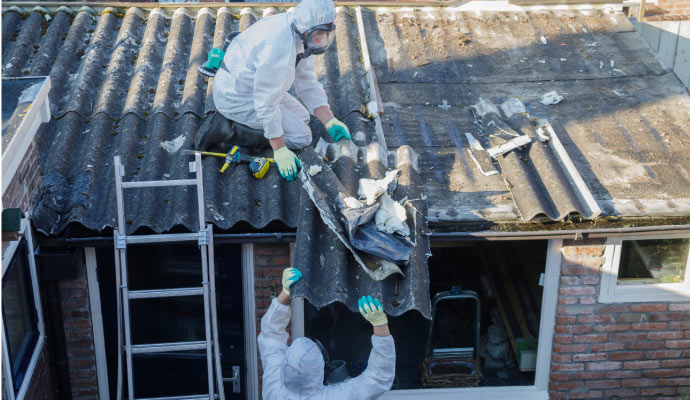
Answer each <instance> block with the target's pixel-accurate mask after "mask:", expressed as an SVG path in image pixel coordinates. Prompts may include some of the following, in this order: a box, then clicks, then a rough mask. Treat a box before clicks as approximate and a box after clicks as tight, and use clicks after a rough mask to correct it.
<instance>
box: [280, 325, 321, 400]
mask: <svg viewBox="0 0 690 400" xmlns="http://www.w3.org/2000/svg"><path fill="white" fill-rule="evenodd" d="M323 371H324V361H323V356H322V355H321V350H319V348H318V347H317V345H316V343H314V342H313V341H311V340H310V339H307V338H304V337H301V338H297V339H295V340H294V341H293V342H292V344H291V345H290V347H288V349H287V352H286V353H285V362H284V364H283V376H282V381H283V386H284V387H285V389H286V390H287V392H288V394H289V395H290V398H297V399H305V398H308V397H309V396H311V395H312V394H314V393H316V392H318V391H320V390H321V389H322V388H323V373H324V372H323Z"/></svg>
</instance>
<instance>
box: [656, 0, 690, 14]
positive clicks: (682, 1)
mask: <svg viewBox="0 0 690 400" xmlns="http://www.w3.org/2000/svg"><path fill="white" fill-rule="evenodd" d="M657 6H658V8H660V9H661V10H663V12H664V14H667V15H687V16H690V0H658V3H657Z"/></svg>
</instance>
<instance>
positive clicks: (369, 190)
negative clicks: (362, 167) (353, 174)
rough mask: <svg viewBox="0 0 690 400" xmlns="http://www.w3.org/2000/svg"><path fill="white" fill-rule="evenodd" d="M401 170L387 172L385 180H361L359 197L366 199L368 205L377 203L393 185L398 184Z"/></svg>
mask: <svg viewBox="0 0 690 400" xmlns="http://www.w3.org/2000/svg"><path fill="white" fill-rule="evenodd" d="M399 173H400V170H397V169H394V170H392V171H388V172H386V176H385V177H384V178H383V179H366V178H363V179H360V180H359V189H358V190H357V195H359V198H360V199H366V203H367V205H369V206H370V205H372V204H374V203H376V200H377V199H378V198H379V197H380V196H381V195H382V194H384V193H386V191H387V190H388V187H389V186H391V184H393V183H395V184H397V181H398V175H399Z"/></svg>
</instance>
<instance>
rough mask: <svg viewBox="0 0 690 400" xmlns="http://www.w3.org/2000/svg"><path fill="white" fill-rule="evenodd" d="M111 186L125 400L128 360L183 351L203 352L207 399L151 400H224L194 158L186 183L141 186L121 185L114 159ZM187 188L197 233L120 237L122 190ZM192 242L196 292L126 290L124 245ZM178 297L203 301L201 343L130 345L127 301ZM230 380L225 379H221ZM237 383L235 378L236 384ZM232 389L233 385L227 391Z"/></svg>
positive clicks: (207, 234) (209, 246)
mask: <svg viewBox="0 0 690 400" xmlns="http://www.w3.org/2000/svg"><path fill="white" fill-rule="evenodd" d="M114 165H115V186H116V192H117V222H118V229H115V230H114V236H115V237H114V239H115V269H116V285H117V286H118V293H117V308H118V348H119V349H120V351H122V349H123V346H122V338H121V333H122V323H123V321H124V336H125V344H124V351H125V358H126V371H127V391H128V395H129V397H128V398H129V400H135V397H134V374H133V371H132V356H133V355H134V354H150V353H160V352H168V351H188V350H204V349H205V350H206V361H207V368H208V393H207V394H199V395H183V396H168V397H156V398H155V400H197V399H209V400H210V399H217V398H219V399H220V400H225V393H224V389H223V378H222V371H221V364H220V352H219V349H218V347H219V346H218V344H219V341H218V323H217V315H216V296H215V293H216V290H215V271H214V269H215V266H214V260H213V225H211V224H209V225H206V226H204V223H205V214H204V187H203V174H202V170H201V155H200V154H198V153H197V154H195V160H194V162H190V163H189V170H190V172H194V173H195V174H196V177H195V178H192V179H177V180H163V181H142V182H123V181H122V177H123V176H124V175H125V170H124V166H123V165H122V164H121V163H120V157H119V156H116V157H115V163H114ZM187 185H188V186H191V185H196V189H197V202H198V210H199V231H198V232H192V233H177V234H156V235H137V236H131V235H126V234H125V232H126V231H125V212H124V201H123V190H124V189H131V188H144V187H149V188H150V187H163V186H187ZM191 241H197V242H198V244H199V248H200V250H201V268H202V282H201V286H199V287H193V288H170V289H154V290H129V289H128V284H129V282H128V277H127V245H128V244H143V243H172V242H191ZM178 296H203V299H204V321H205V330H206V340H204V341H192V342H175V343H156V344H140V345H132V335H131V326H130V324H131V318H130V309H129V308H130V300H133V299H152V298H162V297H178ZM214 361H215V378H216V384H217V385H218V392H217V393H216V392H215V391H214V379H213V375H214V373H213V371H214ZM121 363H122V353H119V356H118V393H117V400H120V398H121V386H122V373H121V371H122V364H121ZM226 380H230V379H226ZM233 383H234V384H238V383H239V378H238V379H237V382H233ZM233 386H234V385H233ZM137 400H154V399H141V398H140V399H137Z"/></svg>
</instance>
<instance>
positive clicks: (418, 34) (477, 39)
mask: <svg viewBox="0 0 690 400" xmlns="http://www.w3.org/2000/svg"><path fill="white" fill-rule="evenodd" d="M10 5H11V4H10V3H3V11H4V14H3V21H2V29H3V39H2V54H3V63H4V65H3V74H4V75H5V76H38V75H50V76H51V79H52V82H53V90H52V91H51V98H50V100H51V110H52V112H53V117H54V118H53V120H52V121H51V122H50V123H49V124H46V125H44V126H43V127H42V128H41V131H40V136H39V140H40V142H39V151H40V155H41V157H40V158H41V166H42V169H43V173H44V174H45V177H44V178H45V179H44V183H45V192H44V195H43V198H42V202H41V207H39V209H38V214H37V215H36V217H38V218H36V222H37V224H38V227H39V228H40V229H41V230H44V231H46V232H50V233H58V232H61V231H62V230H64V229H65V227H66V226H67V225H68V224H69V223H72V222H76V223H80V224H82V225H84V226H85V227H87V228H89V229H93V230H101V229H103V228H105V227H107V226H113V225H114V224H115V223H114V220H115V206H114V204H115V203H114V201H115V200H114V198H115V196H114V181H113V174H112V170H110V169H109V168H108V167H109V166H110V164H111V163H112V157H113V156H114V155H120V156H121V157H122V159H123V164H124V165H125V168H126V170H127V174H129V176H127V177H125V179H127V180H129V179H135V180H139V179H140V180H148V179H160V177H161V176H164V177H166V178H167V177H168V176H169V177H170V178H171V179H172V178H178V177H183V176H186V175H185V174H186V173H187V172H186V171H187V170H186V168H187V164H186V162H187V161H188V159H189V157H186V156H183V155H181V154H180V153H181V151H178V152H174V153H173V154H170V153H168V152H167V151H166V150H165V149H164V148H163V147H162V146H161V144H162V143H165V142H170V141H175V139H177V142H174V143H178V142H179V141H181V142H182V145H181V147H180V149H188V148H190V147H191V141H192V139H193V136H194V133H195V131H196V129H197V128H198V127H199V126H200V124H201V122H202V120H203V118H204V117H205V114H206V112H207V111H208V110H209V109H211V108H212V102H211V98H210V90H209V87H210V86H209V84H208V82H207V81H206V80H205V78H204V77H203V76H201V75H200V74H199V73H198V72H197V69H196V66H197V65H199V64H201V63H203V62H204V61H205V55H206V52H207V51H208V50H209V49H210V48H211V47H212V45H213V44H216V45H219V44H220V43H221V41H222V40H223V38H224V37H225V35H227V33H229V32H231V31H233V30H237V29H240V30H242V29H244V28H245V27H246V26H248V25H249V24H251V23H252V22H253V21H255V20H256V19H257V18H261V17H262V16H263V15H268V14H270V13H273V12H280V11H283V10H278V9H274V8H270V7H269V8H266V7H262V6H260V5H257V6H256V7H254V8H247V9H244V10H240V9H239V8H228V7H220V8H197V9H192V8H163V9H161V8H153V9H143V8H118V9H114V8H111V9H105V10H100V11H98V12H96V11H95V10H92V9H89V8H82V9H79V10H76V9H70V8H67V7H62V8H61V9H60V10H61V11H59V12H57V13H52V14H50V18H46V15H45V13H44V12H43V11H41V10H40V9H37V10H36V11H33V12H28V13H26V14H24V15H20V14H19V13H18V12H15V11H11V10H9V8H8V7H9V6H10ZM190 7H191V6H190ZM362 14H363V23H364V28H365V32H366V40H367V45H368V48H369V54H370V58H371V61H372V64H373V65H374V68H375V71H376V78H377V80H378V84H379V90H380V94H381V97H382V99H383V102H384V110H385V113H384V114H383V116H382V122H383V132H384V136H385V140H386V144H387V147H388V149H389V150H395V149H396V148H397V147H399V146H401V145H405V144H407V145H410V146H411V147H413V148H414V150H415V151H416V152H417V153H418V154H419V155H420V163H421V167H420V171H421V182H422V187H423V191H424V193H425V195H426V196H428V202H429V220H430V223H465V222H477V221H516V220H520V219H521V218H522V219H524V220H532V219H561V218H564V217H565V216H568V215H573V214H575V215H578V214H582V213H583V210H582V209H581V208H582V207H581V206H580V205H578V202H577V201H576V199H575V197H577V196H576V195H577V193H572V191H569V189H567V186H568V185H567V183H566V182H560V179H561V178H559V179H555V180H554V182H552V183H553V185H550V184H549V185H546V184H545V183H544V181H543V180H542V178H543V174H542V172H541V171H543V169H542V168H547V169H548V168H553V166H554V162H553V159H550V157H551V156H550V155H549V154H548V153H542V154H540V153H539V152H536V151H533V150H531V149H528V150H527V153H526V154H523V157H525V156H526V157H527V158H528V159H529V160H528V161H529V163H531V165H530V166H529V168H526V169H524V171H522V172H520V174H518V176H510V173H513V174H514V173H515V172H516V170H515V169H512V168H509V169H510V171H506V170H505V169H506V167H505V166H504V171H503V172H504V174H502V175H494V176H490V177H485V176H483V175H481V174H480V173H479V171H478V169H476V167H474V165H473V164H472V161H471V160H470V159H469V156H468V154H467V152H466V149H467V148H468V143H467V142H466V140H465V138H464V132H473V134H476V135H479V134H480V133H481V132H478V127H477V125H476V124H475V121H474V118H473V116H472V114H471V113H470V111H469V107H470V106H471V105H472V104H475V103H476V102H477V101H478V100H479V99H480V98H484V99H490V100H492V101H493V102H495V103H497V104H500V103H502V102H503V101H505V100H506V99H508V98H513V97H514V98H518V99H520V100H521V101H522V102H524V103H525V104H526V106H527V109H528V112H529V113H530V115H531V116H535V117H540V118H547V119H548V120H549V121H550V123H551V124H552V126H553V127H554V129H555V132H556V133H557V135H558V137H559V138H560V141H561V142H562V143H563V146H564V148H565V149H566V151H567V154H568V155H569V158H571V159H572V162H573V163H574V165H575V166H576V169H577V170H578V172H579V174H580V175H581V176H582V178H583V180H584V181H585V183H586V186H587V188H588V189H589V191H591V193H592V195H593V196H594V198H595V199H596V202H597V203H598V205H599V207H600V208H601V209H602V211H603V215H622V216H640V215H690V193H689V191H688V189H687V188H688V183H690V182H689V181H690V172H689V171H688V170H687V165H690V152H688V151H687V150H686V149H685V146H686V144H688V143H689V142H688V139H689V138H690V128H689V127H690V98H689V97H688V95H687V91H686V89H684V88H683V86H682V84H681V83H680V81H678V79H677V78H676V77H675V75H673V73H672V72H670V71H668V70H665V69H663V68H662V67H661V65H660V64H659V63H658V62H657V61H656V59H655V58H654V56H653V55H652V53H650V52H649V50H648V49H647V47H646V46H645V44H644V42H643V41H642V40H641V38H640V37H639V36H638V35H637V33H635V32H634V29H633V27H632V25H631V24H630V23H629V22H628V20H627V19H626V18H625V17H624V16H623V15H622V14H621V13H618V12H614V11H612V10H602V9H590V10H565V9H564V10H555V11H554V10H551V11H549V10H536V9H531V10H519V9H518V10H516V9H515V7H513V8H512V10H511V11H463V10H462V8H461V7H460V8H453V7H424V8H416V9H414V8H401V7H397V8H395V7H394V8H390V7H389V8H364V9H363V10H362ZM336 24H337V26H338V30H337V36H336V45H335V46H333V48H331V49H330V50H329V51H328V52H327V54H326V55H325V56H321V57H317V73H318V74H319V75H320V79H321V81H322V82H323V83H324V86H325V88H326V91H327V93H328V95H329V98H330V99H331V103H332V105H333V108H334V111H335V113H336V115H340V116H344V115H347V117H346V118H345V120H346V122H347V123H348V125H349V126H350V127H351V128H352V130H353V132H359V131H361V132H362V133H363V134H357V135H356V138H357V139H356V143H357V144H358V145H367V144H368V143H370V142H371V141H372V139H371V138H375V137H376V131H375V129H374V124H373V123H372V122H370V121H363V120H362V118H361V117H360V116H359V115H358V114H357V113H353V112H352V111H354V110H359V109H360V107H361V105H362V104H364V103H366V102H367V101H368V98H367V96H368V93H369V92H368V90H369V89H368V85H367V82H366V80H365V79H364V78H365V76H364V71H363V68H362V62H361V59H362V56H363V54H362V53H361V50H360V46H359V39H360V38H359V35H358V30H357V21H356V18H355V15H354V13H353V9H352V8H351V7H347V8H342V7H340V8H338V17H337V20H336ZM551 90H557V91H558V92H559V93H561V94H562V95H563V96H564V98H565V99H564V100H563V101H562V102H561V103H560V104H558V105H551V106H544V105H542V104H541V103H540V102H539V101H538V99H539V97H540V96H541V95H542V94H544V93H545V92H548V91H551ZM444 100H445V103H444ZM439 105H441V106H443V107H439ZM312 128H313V132H314V136H315V137H316V138H318V137H321V136H323V133H324V132H323V129H322V127H320V124H318V123H316V124H312ZM544 154H546V155H547V156H549V157H544V156H543V155H544ZM516 163H518V164H519V162H517V161H516ZM219 165H220V160H217V159H207V160H205V161H204V166H205V175H206V178H205V179H206V199H207V207H208V209H207V214H208V215H209V216H210V217H211V218H212V221H211V222H213V223H214V224H216V225H217V226H218V227H219V228H221V229H228V228H230V227H232V226H234V225H236V224H237V223H239V222H247V223H248V224H249V225H251V226H253V227H257V228H259V227H263V226H266V225H267V224H269V223H271V221H282V222H283V223H285V224H286V225H287V226H289V227H296V226H297V215H298V211H299V210H298V205H297V204H296V202H295V201H293V199H295V198H297V196H298V193H299V190H300V189H298V184H297V183H292V184H288V183H286V182H284V181H283V180H281V179H279V178H278V176H277V174H269V176H268V177H267V178H265V179H264V180H262V181H256V180H253V178H250V177H249V175H248V174H247V172H246V170H245V169H243V168H236V169H235V170H234V171H232V172H231V173H229V174H227V175H226V176H222V177H221V176H220V175H218V174H217V173H216V172H215V171H214V169H215V168H217V167H219ZM219 178H220V179H219ZM514 188H529V189H530V190H528V192H532V194H531V196H532V200H530V198H529V197H525V195H524V194H522V193H521V192H520V191H519V190H515V189H514ZM191 197H192V194H190V193H187V192H184V191H179V192H172V191H167V192H166V191H165V190H163V192H162V193H161V192H158V193H156V194H154V193H150V194H147V193H144V192H142V193H140V194H139V195H138V196H137V197H136V198H134V197H132V198H129V199H128V204H130V205H133V206H130V208H129V209H130V210H132V211H131V212H130V213H129V214H128V216H127V218H128V220H130V221H131V224H130V225H129V226H131V229H132V230H135V229H137V228H139V227H149V228H151V229H153V230H155V231H164V230H168V229H170V228H171V227H173V226H175V225H183V226H187V227H193V226H194V222H193V221H194V218H196V216H195V215H189V213H188V212H187V210H188V209H189V207H188V202H189V201H194V200H193V199H191ZM161 198H162V199H164V200H163V201H162V202H161ZM283 199H290V200H288V201H284V200H283ZM166 200H167V201H166ZM566 200H572V201H570V202H568V201H566ZM524 204H528V205H529V206H524ZM550 205H556V206H557V207H556V209H549V207H550ZM585 214H586V213H585Z"/></svg>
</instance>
